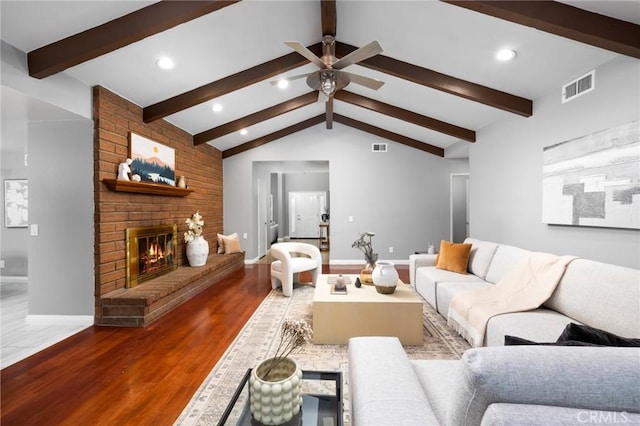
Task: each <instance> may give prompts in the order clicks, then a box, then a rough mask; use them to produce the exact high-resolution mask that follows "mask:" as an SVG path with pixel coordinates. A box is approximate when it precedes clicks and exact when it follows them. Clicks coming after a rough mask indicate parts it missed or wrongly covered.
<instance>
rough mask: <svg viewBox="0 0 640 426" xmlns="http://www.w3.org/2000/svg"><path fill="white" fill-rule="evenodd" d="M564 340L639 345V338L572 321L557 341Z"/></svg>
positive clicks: (612, 344)
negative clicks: (618, 334)
mask: <svg viewBox="0 0 640 426" xmlns="http://www.w3.org/2000/svg"><path fill="white" fill-rule="evenodd" d="M566 341H578V342H585V343H590V344H592V345H598V346H625V347H628V346H634V347H637V346H640V339H629V338H627V337H622V336H617V335H615V334H613V333H609V332H608V331H604V330H599V329H597V328H593V327H589V326H588V325H578V324H574V323H570V324H568V325H567V326H566V327H565V329H564V331H563V332H562V334H561V335H560V337H559V338H558V340H557V343H561V342H566Z"/></svg>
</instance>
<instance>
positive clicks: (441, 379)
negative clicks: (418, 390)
mask: <svg viewBox="0 0 640 426" xmlns="http://www.w3.org/2000/svg"><path fill="white" fill-rule="evenodd" d="M411 364H413V369H414V370H415V372H416V376H417V377H418V380H420V384H421V385H422V389H424V393H425V394H426V396H427V399H428V400H429V405H430V406H431V409H432V410H433V412H434V413H435V415H436V417H437V418H438V421H439V423H440V424H445V422H446V420H447V410H448V409H449V405H450V404H451V401H452V400H453V397H454V393H455V392H456V388H455V386H454V384H455V383H457V382H458V381H459V378H458V375H459V374H461V373H462V372H461V369H460V361H459V360H451V359H420V360H412V361H411ZM398 424H399V423H398Z"/></svg>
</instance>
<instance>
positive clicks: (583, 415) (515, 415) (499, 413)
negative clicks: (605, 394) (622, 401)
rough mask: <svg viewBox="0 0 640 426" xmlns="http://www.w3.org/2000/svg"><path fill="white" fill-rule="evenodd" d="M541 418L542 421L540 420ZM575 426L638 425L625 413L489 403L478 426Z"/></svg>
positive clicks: (639, 420)
mask: <svg viewBox="0 0 640 426" xmlns="http://www.w3.org/2000/svg"><path fill="white" fill-rule="evenodd" d="M541 419H542V420H541ZM541 423H544V424H545V425H546V426H575V425H594V424H626V425H632V424H634V425H635V424H640V414H636V413H629V412H626V411H622V412H621V411H601V410H585V409H584V408H567V407H553V406H549V405H533V404H509V403H499V404H491V405H490V406H489V408H487V411H485V413H484V416H482V423H480V426H493V425H495V426H498V425H499V426H528V425H531V426H533V425H539V424H541Z"/></svg>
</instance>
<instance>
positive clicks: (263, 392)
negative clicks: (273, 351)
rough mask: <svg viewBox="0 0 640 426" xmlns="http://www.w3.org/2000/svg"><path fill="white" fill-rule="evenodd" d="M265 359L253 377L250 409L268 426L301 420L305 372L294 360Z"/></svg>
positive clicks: (252, 372)
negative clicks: (275, 361) (303, 372)
mask: <svg viewBox="0 0 640 426" xmlns="http://www.w3.org/2000/svg"><path fill="white" fill-rule="evenodd" d="M274 360H275V358H269V359H267V360H264V361H263V362H261V363H260V365H258V367H257V368H254V369H253V370H252V371H251V376H250V377H249V398H250V410H251V415H252V417H253V419H254V420H256V421H257V422H258V423H260V424H264V425H281V424H283V423H286V422H291V421H292V420H294V423H296V422H295V419H297V418H300V417H301V409H302V371H301V370H300V368H299V367H298V364H296V362H295V361H294V360H292V359H291V358H281V360H280V361H279V362H277V363H276V364H275V365H274V366H272V364H273V363H274Z"/></svg>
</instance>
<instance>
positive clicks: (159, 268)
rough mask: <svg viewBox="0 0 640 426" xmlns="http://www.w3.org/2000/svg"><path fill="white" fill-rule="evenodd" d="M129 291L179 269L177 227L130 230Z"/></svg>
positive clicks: (128, 245) (149, 227) (159, 226)
mask: <svg viewBox="0 0 640 426" xmlns="http://www.w3.org/2000/svg"><path fill="white" fill-rule="evenodd" d="M126 235H127V284H126V287H127V288H132V287H135V286H137V285H138V284H140V283H143V282H145V281H147V280H150V279H151V278H155V277H158V276H160V275H163V274H166V273H167V272H171V271H173V270H175V269H176V268H177V267H178V262H177V259H176V253H177V252H178V226H177V225H175V224H174V225H157V226H145V227H141V228H127V230H126Z"/></svg>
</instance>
